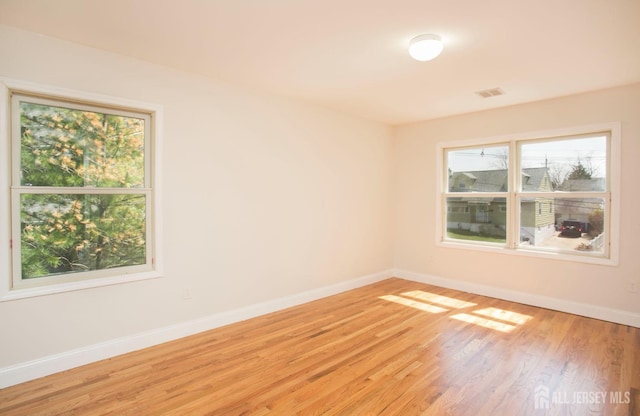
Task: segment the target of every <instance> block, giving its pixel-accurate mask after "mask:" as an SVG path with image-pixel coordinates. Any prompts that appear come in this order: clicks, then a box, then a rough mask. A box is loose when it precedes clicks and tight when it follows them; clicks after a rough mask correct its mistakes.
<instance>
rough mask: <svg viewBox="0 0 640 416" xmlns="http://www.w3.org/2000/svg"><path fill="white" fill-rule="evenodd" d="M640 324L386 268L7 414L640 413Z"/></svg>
mask: <svg viewBox="0 0 640 416" xmlns="http://www.w3.org/2000/svg"><path fill="white" fill-rule="evenodd" d="M639 392H640V329H638V328H633V327H629V326H624V325H618V324H613V323H609V322H604V321H599V320H595V319H589V318H584V317H579V316H575V315H571V314H566V313H561V312H556V311H551V310H547V309H541V308H536V307H532V306H527V305H522V304H517V303H513V302H507V301H502V300H498V299H493V298H488V297H483V296H479V295H474V294H470V293H464V292H459V291H455V290H451V289H444V288H440V287H436V286H430V285H425V284H420V283H415V282H410V281H406V280H402V279H395V278H393V279H388V280H385V281H382V282H379V283H376V284H373V285H369V286H366V287H363V288H359V289H355V290H352V291H349V292H345V293H342V294H339V295H336V296H332V297H329V298H325V299H321V300H318V301H315V302H311V303H308V304H305V305H301V306H297V307H294V308H289V309H286V310H283V311H279V312H275V313H272V314H268V315H264V316H261V317H258V318H254V319H251V320H248V321H244V322H240V323H237V324H233V325H228V326H225V327H221V328H218V329H214V330H212V331H207V332H204V333H201V334H197V335H194V336H191V337H187V338H183V339H180V340H176V341H173V342H169V343H166V344H162V345H158V346H155V347H152V348H147V349H145V350H141V351H136V352H133V353H130V354H126V355H122V356H119V357H115V358H112V359H109V360H104V361H101V362H98V363H93V364H90V365H87V366H83V367H79V368H76V369H73V370H69V371H65V372H62V373H59V374H54V375H51V376H48V377H43V378H41V379H38V380H33V381H31V382H28V383H24V384H21V385H18V386H13V387H10V388H6V389H3V390H0V414H8V415H76V414H77V415H111V414H113V415H294V414H302V415H403V416H405V415H446V414H450V415H473V416H478V415H496V414H509V415H534V416H535V415H583V414H584V415H616V416H628V415H633V416H640V403H639V401H640V393H639Z"/></svg>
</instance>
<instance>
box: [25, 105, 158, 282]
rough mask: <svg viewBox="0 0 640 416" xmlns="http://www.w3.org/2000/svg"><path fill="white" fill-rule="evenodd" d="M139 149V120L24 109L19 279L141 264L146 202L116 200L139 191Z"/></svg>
mask: <svg viewBox="0 0 640 416" xmlns="http://www.w3.org/2000/svg"><path fill="white" fill-rule="evenodd" d="M144 144H145V143H144V120H142V119H138V118H134V117H123V116H116V115H110V114H103V113H98V112H90V111H80V110H75V109H68V108H63V107H56V106H49V105H42V104H33V103H26V102H22V103H21V165H20V172H21V183H22V185H23V186H33V187H41V188H39V191H38V192H37V193H23V194H22V195H21V199H20V203H21V223H22V233H21V251H22V259H21V260H22V277H23V278H24V279H28V278H34V277H42V276H47V275H51V274H59V273H68V272H76V271H88V270H100V269H105V268H112V267H122V266H130V265H137V264H144V263H145V261H146V256H145V253H146V229H145V228H146V226H145V213H146V201H145V194H144V193H143V192H134V193H118V192H117V189H127V188H129V189H130V188H142V187H144V164H145V161H144ZM88 187H89V188H96V189H100V188H110V190H111V191H113V190H114V188H115V189H116V192H114V193H99V192H95V193H73V191H72V190H69V188H76V189H86V188H88ZM49 188H50V189H51V191H50V192H49ZM57 188H62V189H57Z"/></svg>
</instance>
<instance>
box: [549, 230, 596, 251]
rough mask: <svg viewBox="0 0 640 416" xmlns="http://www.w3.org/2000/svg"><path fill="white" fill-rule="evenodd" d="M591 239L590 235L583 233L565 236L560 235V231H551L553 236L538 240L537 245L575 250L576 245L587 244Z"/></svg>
mask: <svg viewBox="0 0 640 416" xmlns="http://www.w3.org/2000/svg"><path fill="white" fill-rule="evenodd" d="M589 241H591V237H589V236H587V235H585V234H583V236H582V237H579V238H575V237H565V236H561V235H560V231H556V232H554V233H553V236H551V237H549V238H547V239H546V240H545V241H542V242H540V244H538V247H554V248H559V249H561V250H575V249H576V247H578V245H580V244H581V243H582V244H588V243H589Z"/></svg>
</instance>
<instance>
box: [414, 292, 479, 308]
mask: <svg viewBox="0 0 640 416" xmlns="http://www.w3.org/2000/svg"><path fill="white" fill-rule="evenodd" d="M402 295H403V296H408V297H411V298H415V299H418V300H424V301H427V302H431V303H437V304H438V305H442V306H447V307H449V308H455V309H462V308H469V307H471V306H476V304H475V303H471V302H465V301H464V300H460V299H455V298H450V297H448V296H442V295H436V294H435V293H429V292H424V291H422V290H412V291H411V292H404V293H403V294H402Z"/></svg>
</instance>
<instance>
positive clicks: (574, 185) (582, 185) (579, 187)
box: [558, 178, 606, 192]
mask: <svg viewBox="0 0 640 416" xmlns="http://www.w3.org/2000/svg"><path fill="white" fill-rule="evenodd" d="M605 187H606V183H605V178H591V179H567V180H565V181H564V182H562V184H561V185H560V187H559V188H558V190H560V191H567V192H591V191H604V190H605Z"/></svg>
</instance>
